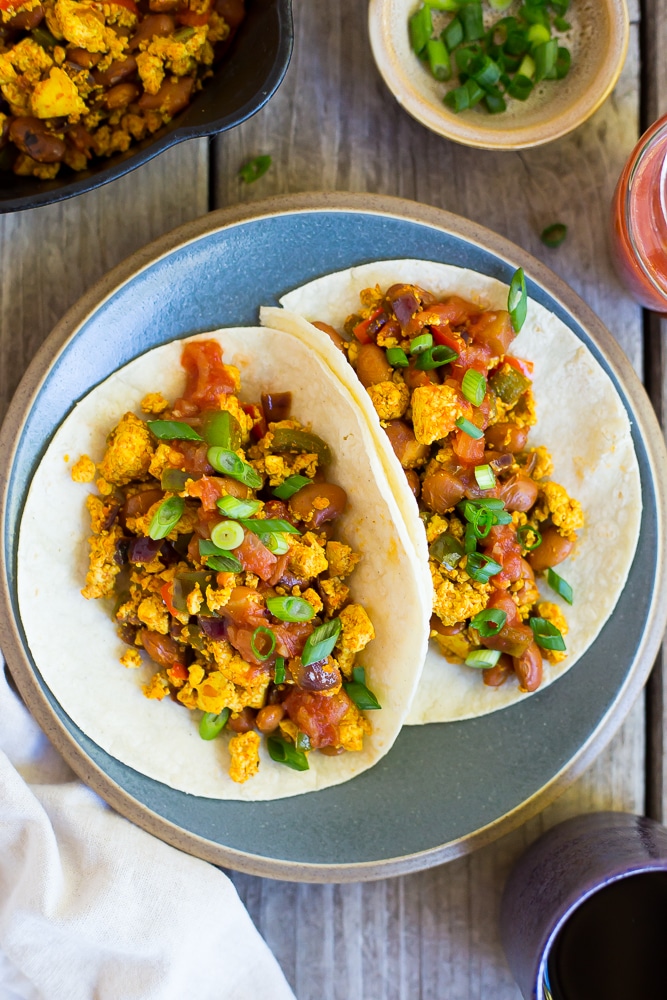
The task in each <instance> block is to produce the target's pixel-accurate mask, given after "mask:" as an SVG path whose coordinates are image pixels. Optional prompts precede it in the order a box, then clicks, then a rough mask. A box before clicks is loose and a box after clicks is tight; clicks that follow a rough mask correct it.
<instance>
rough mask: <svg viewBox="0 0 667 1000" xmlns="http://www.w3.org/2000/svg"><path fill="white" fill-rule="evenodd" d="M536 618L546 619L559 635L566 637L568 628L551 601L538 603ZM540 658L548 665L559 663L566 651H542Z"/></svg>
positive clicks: (562, 615) (558, 609)
mask: <svg viewBox="0 0 667 1000" xmlns="http://www.w3.org/2000/svg"><path fill="white" fill-rule="evenodd" d="M536 612H537V616H538V618H546V620H547V621H548V622H551V624H552V625H555V626H556V628H557V629H558V631H559V632H560V634H561V635H567V633H568V632H569V630H570V629H569V626H568V624H567V619H566V618H565V615H564V614H563V612H562V611H561V609H560V608H559V607H558V605H557V604H552V603H551V601H540V602H539V603H538V605H537V608H536ZM541 652H542V656H544V657H546V659H547V660H548V661H549V663H560V662H561V660H565V659H566V658H567V650H560V649H543V650H542V651H541Z"/></svg>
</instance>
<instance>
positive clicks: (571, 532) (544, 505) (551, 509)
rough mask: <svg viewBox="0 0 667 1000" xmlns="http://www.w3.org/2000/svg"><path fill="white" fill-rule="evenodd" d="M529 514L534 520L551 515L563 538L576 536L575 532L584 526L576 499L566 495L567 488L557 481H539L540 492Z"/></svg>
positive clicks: (541, 519)
mask: <svg viewBox="0 0 667 1000" xmlns="http://www.w3.org/2000/svg"><path fill="white" fill-rule="evenodd" d="M531 516H532V517H534V518H535V520H536V521H545V520H546V519H547V518H548V517H551V520H552V522H553V524H554V525H555V526H556V528H557V530H558V533H559V534H560V535H563V537H564V538H571V539H573V540H574V538H576V534H575V533H576V532H577V531H578V530H579V529H580V528H583V526H584V512H583V509H582V506H581V504H580V503H579V501H578V500H573V499H572V498H571V497H570V496H568V493H567V490H566V489H565V487H563V486H559V485H558V483H541V484H540V492H539V496H538V499H537V503H536V504H535V506H534V508H533V510H532V512H531Z"/></svg>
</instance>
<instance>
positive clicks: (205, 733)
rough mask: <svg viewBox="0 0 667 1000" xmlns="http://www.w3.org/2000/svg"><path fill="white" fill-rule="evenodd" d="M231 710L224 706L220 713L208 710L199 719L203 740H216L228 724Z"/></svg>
mask: <svg viewBox="0 0 667 1000" xmlns="http://www.w3.org/2000/svg"><path fill="white" fill-rule="evenodd" d="M229 715H230V712H229V709H228V708H223V710H222V712H220V713H219V714H218V715H216V714H215V712H206V713H205V714H204V715H202V717H201V719H200V720H199V735H200V736H201V738H202V739H203V740H214V739H215V738H216V736H218V735H219V734H220V733H221V732H222V730H223V729H224V728H225V726H226V725H227V719H228V718H229Z"/></svg>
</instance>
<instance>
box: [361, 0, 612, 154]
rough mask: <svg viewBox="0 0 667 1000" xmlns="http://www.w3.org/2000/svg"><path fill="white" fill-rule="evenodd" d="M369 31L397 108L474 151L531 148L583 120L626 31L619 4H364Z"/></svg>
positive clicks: (501, 0)
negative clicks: (478, 149)
mask: <svg viewBox="0 0 667 1000" xmlns="http://www.w3.org/2000/svg"><path fill="white" fill-rule="evenodd" d="M369 28H370V39H371V47H372V50H373V56H374V58H375V62H376V64H377V67H378V69H379V71H380V73H381V75H382V77H383V78H384V81H385V83H386V84H387V86H388V87H389V89H390V90H391V91H392V93H393V94H394V97H395V98H396V100H397V101H398V102H399V104H401V105H402V106H403V107H404V108H405V110H406V111H407V112H408V113H409V114H411V115H412V117H413V118H416V119H417V121H419V122H421V124H422V125H425V126H426V127H427V128H430V129H431V130H432V131H433V132H437V133H438V134H440V135H443V136H445V137H446V138H448V139H454V140H455V141H456V142H461V143H463V144H465V145H467V146H476V147H479V148H481V149H523V148H526V147H529V146H537V145H540V144H542V143H545V142H550V141H551V140H552V139H557V138H559V137H560V136H562V135H565V134H566V133H568V132H571V131H572V129H574V128H576V127H577V126H578V125H580V124H582V122H584V121H586V119H587V118H589V117H590V116H591V115H592V114H593V112H594V111H596V110H597V109H598V108H599V106H600V105H601V104H602V102H603V101H604V100H605V99H606V98H607V97H608V96H609V94H610V93H611V91H612V89H613V87H614V85H615V83H616V81H617V79H618V76H619V74H620V72H621V69H622V66H623V62H624V60H625V54H626V51H627V46H628V37H629V20H628V12H627V8H626V4H625V0H371V2H370V7H369Z"/></svg>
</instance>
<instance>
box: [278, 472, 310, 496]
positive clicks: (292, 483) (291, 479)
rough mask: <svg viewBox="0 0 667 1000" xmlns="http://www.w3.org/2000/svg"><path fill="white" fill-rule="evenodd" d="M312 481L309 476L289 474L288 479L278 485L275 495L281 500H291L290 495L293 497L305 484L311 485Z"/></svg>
mask: <svg viewBox="0 0 667 1000" xmlns="http://www.w3.org/2000/svg"><path fill="white" fill-rule="evenodd" d="M312 481H313V480H312V479H308V478H307V476H288V477H287V479H284V480H283V481H282V483H281V484H280V486H276V488H275V490H274V491H273V495H274V497H278V499H279V500H289V498H290V497H293V496H294V494H295V493H298V492H299V490H301V489H303V487H304V486H310V485H311V483H312Z"/></svg>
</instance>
